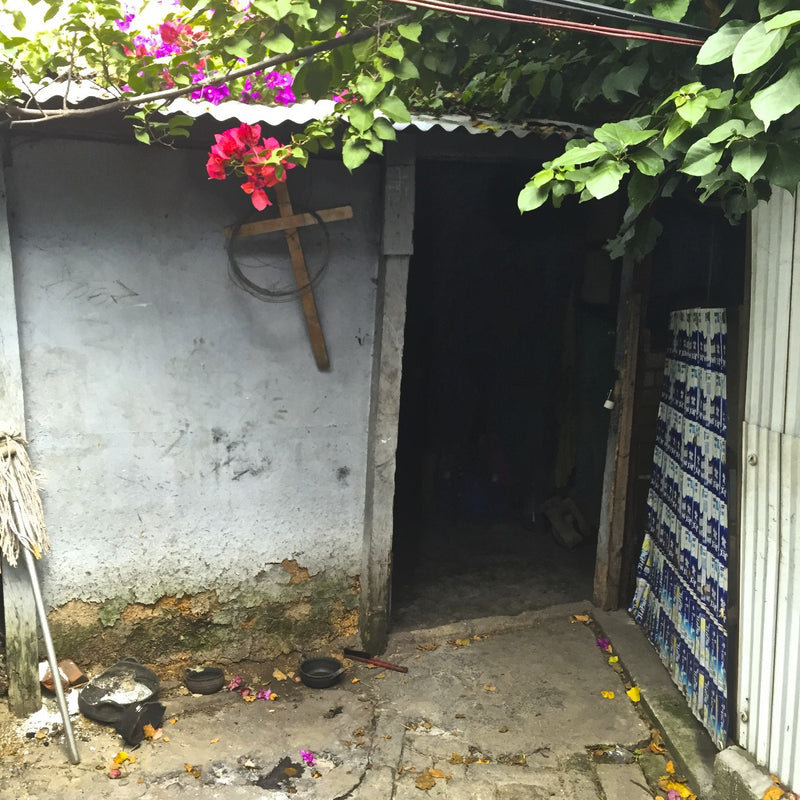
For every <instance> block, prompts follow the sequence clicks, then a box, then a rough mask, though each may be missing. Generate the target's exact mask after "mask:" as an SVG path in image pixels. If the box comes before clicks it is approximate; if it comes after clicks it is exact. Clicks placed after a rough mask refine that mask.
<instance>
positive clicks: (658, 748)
mask: <svg viewBox="0 0 800 800" xmlns="http://www.w3.org/2000/svg"><path fill="white" fill-rule="evenodd" d="M647 749H648V750H649V751H650V752H651V753H657V754H659V753H663V752H664V739H663V738H662V737H661V733H660V732H659V731H658V729H657V728H651V729H650V745H649V747H648V748H647Z"/></svg>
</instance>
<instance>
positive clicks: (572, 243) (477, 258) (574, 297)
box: [392, 162, 616, 628]
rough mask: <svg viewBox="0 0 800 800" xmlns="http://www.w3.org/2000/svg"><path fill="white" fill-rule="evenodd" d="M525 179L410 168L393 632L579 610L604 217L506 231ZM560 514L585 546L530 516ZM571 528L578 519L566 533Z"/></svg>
mask: <svg viewBox="0 0 800 800" xmlns="http://www.w3.org/2000/svg"><path fill="white" fill-rule="evenodd" d="M530 172H531V164H530V163H526V164H513V163H511V164H509V163H506V164H496V163H494V164H474V163H459V162H420V163H418V165H417V196H416V211H415V233H414V257H413V259H412V261H411V266H410V273H409V286H408V297H407V321H406V330H405V349H404V356H403V381H402V390H401V406H400V424H399V442H398V451H397V471H396V493H395V508H394V514H395V517H394V541H393V571H392V609H393V625H394V626H395V627H396V628H403V627H409V626H412V627H413V626H423V625H425V626H427V625H432V624H440V623H445V622H449V621H453V620H455V619H463V618H471V617H480V616H491V615H497V614H516V613H519V612H521V611H524V610H528V609H533V608H540V607H544V606H548V605H552V604H554V603H558V602H567V601H570V600H582V599H589V598H591V594H592V575H593V569H594V560H595V546H596V540H595V537H594V535H593V534H594V531H595V530H596V523H597V519H598V517H599V504H600V495H601V492H602V477H603V463H604V457H605V446H606V435H607V425H608V416H607V412H605V410H604V409H603V401H604V399H605V395H606V392H607V391H608V388H609V387H610V386H611V383H612V381H613V349H614V320H615V313H616V309H615V303H614V299H615V297H616V286H615V277H614V267H613V265H612V264H611V263H610V262H608V260H607V259H606V258H605V257H604V256H603V253H602V244H603V242H604V241H605V238H606V236H607V235H608V232H609V230H610V229H613V224H614V219H613V214H612V215H611V218H610V219H609V214H608V209H606V208H604V207H603V206H602V204H598V203H594V204H586V205H585V206H578V205H574V204H573V205H571V206H570V208H563V209H559V210H554V209H552V208H550V207H549V206H548V207H545V208H542V209H540V210H538V211H536V212H533V213H530V214H525V215H520V214H519V211H518V210H517V207H516V198H517V194H518V192H519V190H520V188H521V187H522V186H523V185H524V183H525V180H526V179H527V177H528V176H529V175H530ZM559 500H569V501H570V502H571V503H572V506H571V507H572V508H574V509H575V510H576V511H577V512H579V516H581V517H582V518H583V519H584V520H585V522H586V525H587V529H588V530H589V531H590V533H589V535H586V529H584V536H583V537H582V540H581V541H580V542H577V543H576V542H575V541H572V542H569V543H568V544H569V546H567V543H565V541H564V539H563V537H562V536H559V531H558V530H555V529H554V527H553V524H552V519H551V517H550V516H548V514H546V513H544V509H547V508H550V506H548V501H559ZM573 522H574V520H573Z"/></svg>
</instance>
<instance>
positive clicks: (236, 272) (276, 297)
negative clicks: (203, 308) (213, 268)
mask: <svg viewBox="0 0 800 800" xmlns="http://www.w3.org/2000/svg"><path fill="white" fill-rule="evenodd" d="M305 213H308V214H311V216H312V217H314V219H315V220H316V221H317V224H318V225H319V226H320V228H321V230H322V233H323V241H324V248H325V249H324V255H323V258H322V263H321V265H320V267H319V269H317V271H316V272H315V273H314V274H313V275H311V276H310V277H309V280H308V283H306V284H304V285H302V286H297V287H294V288H292V289H281V290H276V289H267V288H266V287H265V286H259V285H258V284H257V283H255V282H253V281H251V280H250V278H248V277H247V276H246V275H245V274H244V273H243V272H242V269H241V267H240V265H239V263H238V262H237V260H236V255H235V253H234V245H235V242H236V240H237V239H238V238H239V230H240V229H241V227H242V225H244V224H245V223H246V222H248V221H249V220H250V218H248V219H245V220H242V221H240V222H238V223H236V225H234V226H233V228H232V229H231V235H230V237H229V238H228V244H227V246H226V251H227V255H228V275H229V276H230V278H231V280H232V281H233V282H234V283H235V284H236V285H237V286H238V287H239V288H240V289H244V291H246V292H248V293H249V294H251V295H253V297H256V298H258V299H259V300H262V301H264V302H265V303H285V302H287V301H289V300H293V299H294V298H296V297H298V296H299V295H300V294H301V293H302V292H304V291H305V290H306V289H309V288H312V287H313V286H316V284H317V283H319V281H320V279H321V278H322V276H323V275H324V274H325V271H326V270H327V269H328V263H329V261H330V251H331V239H330V233H329V232H328V226H327V225H326V223H325V222H324V221H323V219H322V217H320V216H319V214H317V213H316V212H314V211H308V212H305Z"/></svg>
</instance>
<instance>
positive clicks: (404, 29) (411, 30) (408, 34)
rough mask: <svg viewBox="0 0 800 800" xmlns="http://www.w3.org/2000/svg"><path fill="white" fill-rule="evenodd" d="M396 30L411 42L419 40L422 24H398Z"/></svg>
mask: <svg viewBox="0 0 800 800" xmlns="http://www.w3.org/2000/svg"><path fill="white" fill-rule="evenodd" d="M397 32H398V33H399V34H400V35H401V36H402V37H403V38H404V39H408V40H410V41H412V42H419V35H420V34H421V33H422V25H420V24H419V23H418V22H412V23H411V24H409V25H398V26H397Z"/></svg>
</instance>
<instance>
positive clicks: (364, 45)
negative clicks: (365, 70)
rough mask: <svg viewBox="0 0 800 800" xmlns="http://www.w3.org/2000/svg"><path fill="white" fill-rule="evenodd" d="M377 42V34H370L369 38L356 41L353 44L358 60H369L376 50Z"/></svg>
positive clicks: (354, 53)
mask: <svg viewBox="0 0 800 800" xmlns="http://www.w3.org/2000/svg"><path fill="white" fill-rule="evenodd" d="M376 44H377V39H376V37H375V36H370V37H369V39H365V40H364V41H363V42H356V43H355V44H354V45H353V55H354V56H355V59H356V61H369V60H370V59H371V58H372V54H373V53H374V52H375V45H376Z"/></svg>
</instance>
